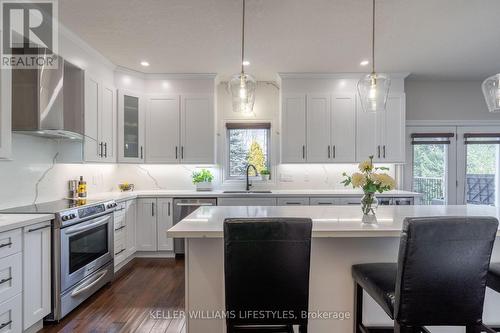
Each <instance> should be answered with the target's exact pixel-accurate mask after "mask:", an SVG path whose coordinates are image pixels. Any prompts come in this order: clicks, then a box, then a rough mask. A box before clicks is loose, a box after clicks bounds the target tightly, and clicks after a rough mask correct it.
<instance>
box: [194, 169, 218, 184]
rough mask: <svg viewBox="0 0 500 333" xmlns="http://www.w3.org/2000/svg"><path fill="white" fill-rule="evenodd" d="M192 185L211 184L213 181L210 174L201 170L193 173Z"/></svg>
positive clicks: (205, 170)
mask: <svg viewBox="0 0 500 333" xmlns="http://www.w3.org/2000/svg"><path fill="white" fill-rule="evenodd" d="M192 178H193V184H198V183H203V182H209V183H210V182H211V181H212V180H213V179H214V176H213V175H212V173H211V172H210V171H209V170H207V169H201V170H200V171H195V172H193V176H192Z"/></svg>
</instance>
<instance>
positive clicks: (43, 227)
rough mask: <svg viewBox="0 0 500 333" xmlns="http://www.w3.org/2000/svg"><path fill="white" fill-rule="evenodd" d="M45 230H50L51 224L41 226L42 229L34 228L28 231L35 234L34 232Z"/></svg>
mask: <svg viewBox="0 0 500 333" xmlns="http://www.w3.org/2000/svg"><path fill="white" fill-rule="evenodd" d="M45 228H50V224H47V225H44V226H41V227H38V228H34V229H28V232H34V231H37V230H42V229H45Z"/></svg>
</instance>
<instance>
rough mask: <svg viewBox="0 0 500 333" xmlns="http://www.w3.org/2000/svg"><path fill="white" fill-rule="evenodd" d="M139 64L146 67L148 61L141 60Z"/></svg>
mask: <svg viewBox="0 0 500 333" xmlns="http://www.w3.org/2000/svg"><path fill="white" fill-rule="evenodd" d="M141 66H144V67H148V66H149V62H147V61H141Z"/></svg>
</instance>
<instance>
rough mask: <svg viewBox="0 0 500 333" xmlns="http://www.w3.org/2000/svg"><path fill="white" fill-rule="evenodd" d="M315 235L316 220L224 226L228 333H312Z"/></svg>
mask: <svg viewBox="0 0 500 333" xmlns="http://www.w3.org/2000/svg"><path fill="white" fill-rule="evenodd" d="M311 231H312V221H311V219H297V218H256V219H226V220H225V221H224V273H225V292H226V310H227V311H228V313H229V314H230V315H229V317H228V318H227V319H226V324H227V332H228V333H232V332H239V331H248V330H251V329H255V330H257V331H259V332H266V331H272V332H292V325H299V330H300V332H303V333H305V332H307V316H305V317H304V316H303V314H304V313H307V311H308V306H309V268H310V255H311ZM231 314H233V315H234V316H232V315H231Z"/></svg>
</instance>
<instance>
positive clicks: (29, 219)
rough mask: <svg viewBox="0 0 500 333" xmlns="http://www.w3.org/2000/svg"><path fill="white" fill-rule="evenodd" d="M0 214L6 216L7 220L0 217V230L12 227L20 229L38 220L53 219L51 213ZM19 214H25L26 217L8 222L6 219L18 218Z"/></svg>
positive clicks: (3, 230)
mask: <svg viewBox="0 0 500 333" xmlns="http://www.w3.org/2000/svg"><path fill="white" fill-rule="evenodd" d="M0 216H2V217H3V216H6V220H7V221H3V219H0V232H5V231H11V230H14V229H20V228H23V227H26V226H29V225H33V224H37V223H40V222H45V221H51V220H53V219H54V215H53V214H0ZM20 216H26V218H25V219H24V218H23V219H22V220H19V221H14V222H9V221H8V219H9V218H10V219H15V218H19V217H20Z"/></svg>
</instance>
